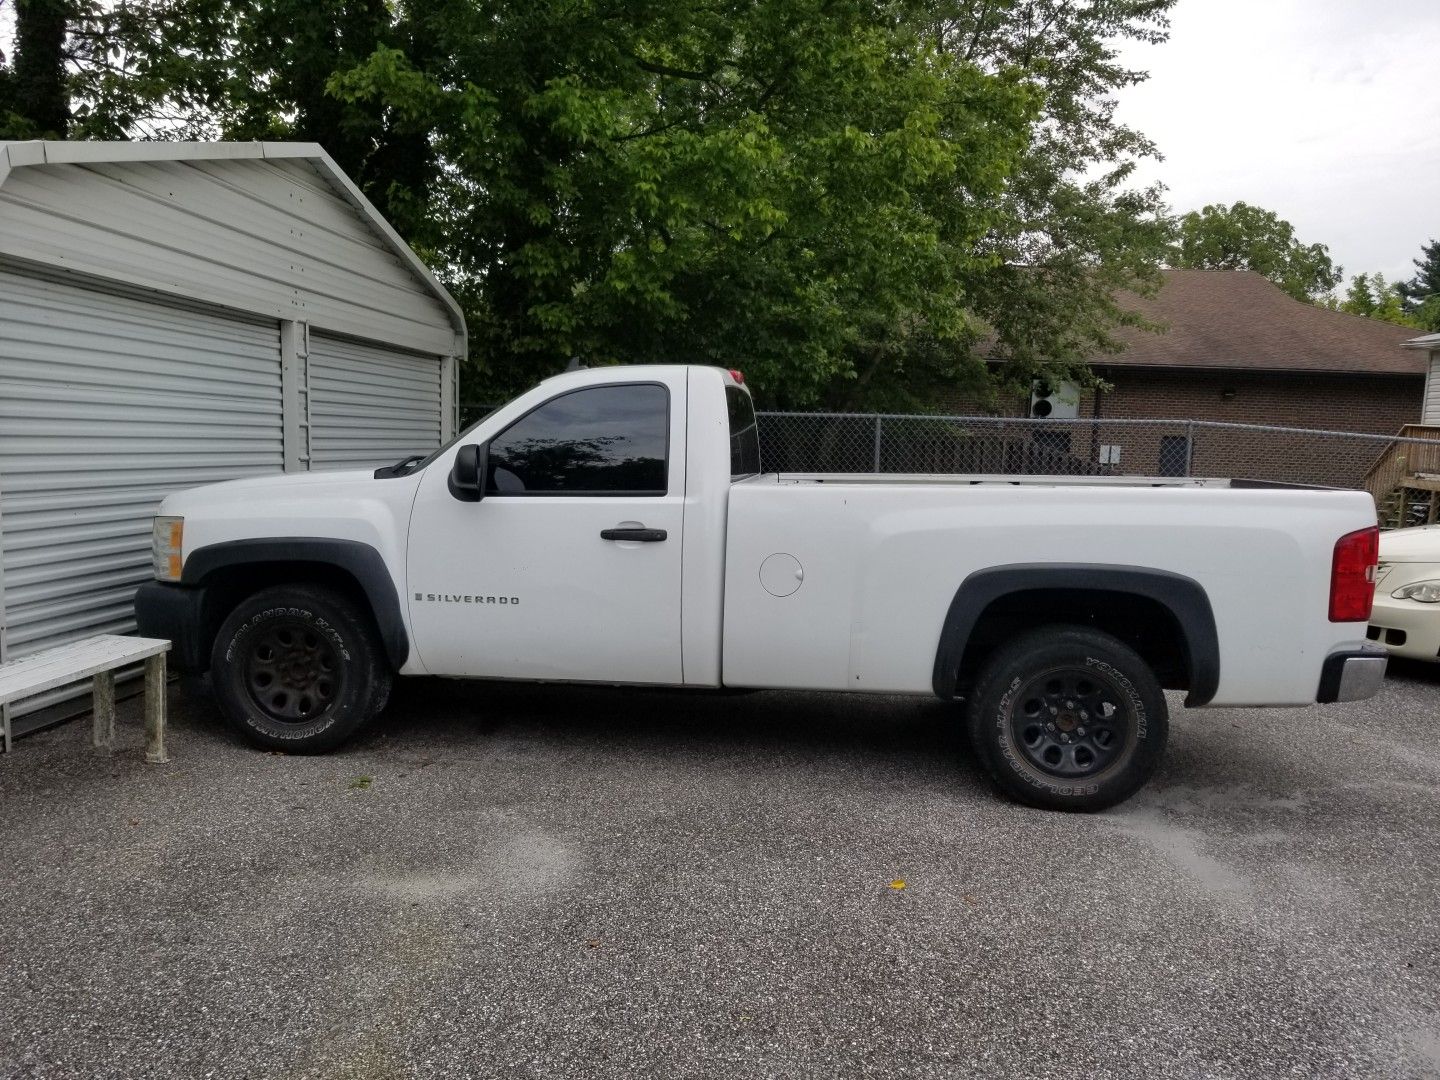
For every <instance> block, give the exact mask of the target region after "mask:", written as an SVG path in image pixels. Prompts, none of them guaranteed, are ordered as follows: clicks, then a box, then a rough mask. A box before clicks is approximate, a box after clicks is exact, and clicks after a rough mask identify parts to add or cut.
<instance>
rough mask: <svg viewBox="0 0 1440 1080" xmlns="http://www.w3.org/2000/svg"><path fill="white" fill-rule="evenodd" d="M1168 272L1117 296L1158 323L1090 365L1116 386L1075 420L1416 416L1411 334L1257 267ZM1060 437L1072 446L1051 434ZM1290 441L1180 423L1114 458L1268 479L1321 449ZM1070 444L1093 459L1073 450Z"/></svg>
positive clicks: (1418, 378) (1319, 422) (1420, 391)
mask: <svg viewBox="0 0 1440 1080" xmlns="http://www.w3.org/2000/svg"><path fill="white" fill-rule="evenodd" d="M1164 279H1165V280H1164V284H1163V285H1162V286H1161V288H1160V290H1159V291H1158V292H1157V293H1156V295H1154V296H1152V297H1140V296H1133V295H1128V296H1126V297H1125V298H1124V300H1123V301H1122V303H1123V304H1124V305H1125V306H1126V307H1129V308H1131V309H1132V310H1135V311H1137V312H1139V313H1140V314H1142V315H1144V316H1145V317H1146V318H1147V319H1148V320H1149V321H1151V322H1154V323H1158V324H1160V325H1162V326H1164V327H1166V328H1167V329H1166V331H1165V332H1164V333H1152V332H1146V331H1141V330H1133V329H1124V330H1121V331H1120V332H1119V333H1118V334H1117V337H1118V338H1119V339H1120V340H1121V341H1123V342H1124V343H1125V346H1126V347H1125V349H1124V350H1123V351H1121V352H1119V353H1116V354H1106V355H1101V356H1097V357H1095V358H1094V359H1093V360H1092V361H1091V366H1092V368H1093V370H1094V371H1095V372H1096V374H1097V375H1099V376H1100V378H1102V379H1103V380H1105V382H1107V383H1108V384H1110V386H1111V389H1109V390H1107V391H1104V392H1101V393H1095V392H1093V391H1086V392H1084V393H1082V394H1081V395H1080V400H1079V403H1078V415H1079V418H1081V419H1099V420H1103V421H1106V422H1107V423H1106V425H1105V428H1106V430H1108V431H1110V432H1112V433H1113V432H1115V431H1117V430H1121V431H1123V430H1124V429H1123V425H1117V424H1116V423H1115V422H1118V421H1124V420H1128V419H1146V420H1150V419H1173V420H1176V421H1187V420H1211V421H1227V422H1231V423H1239V424H1268V425H1278V426H1283V427H1297V428H1311V429H1322V430H1330V431H1345V432H1357V433H1365V434H1375V435H1395V434H1396V433H1397V432H1398V431H1399V430H1400V428H1401V427H1402V426H1403V425H1405V424H1413V423H1417V422H1418V421H1419V420H1420V415H1421V405H1422V401H1423V400H1424V393H1425V381H1426V372H1427V367H1428V363H1427V357H1426V355H1425V353H1424V352H1423V351H1421V350H1419V349H1416V348H1413V347H1412V348H1405V347H1404V346H1405V345H1406V343H1407V342H1413V340H1414V337H1415V331H1414V330H1412V329H1407V328H1406V327H1403V326H1395V325H1393V324H1391V323H1386V322H1381V321H1379V320H1377V319H1368V318H1364V317H1362V316H1358V315H1349V314H1346V313H1344V312H1340V311H1330V310H1327V309H1325V308H1321V307H1316V306H1314V305H1312V304H1306V303H1302V302H1300V301H1298V300H1295V299H1292V298H1291V297H1290V296H1288V295H1287V294H1286V293H1284V292H1283V291H1281V290H1280V289H1279V288H1278V287H1277V286H1275V285H1273V284H1271V283H1270V282H1269V281H1267V280H1266V279H1265V278H1263V277H1261V276H1260V275H1259V274H1256V273H1253V272H1251V271H1234V270H1167V271H1165V273H1164ZM956 404H957V405H961V406H962V407H963V403H961V402H957V403H956ZM1030 405H1031V402H1030V398H1029V396H1028V395H1016V396H1014V397H1009V398H1004V399H1002V400H1001V401H1000V402H999V403H998V408H997V409H996V410H995V411H997V412H998V413H999V414H1000V415H1003V416H1026V415H1028V414H1029V412H1030ZM1056 438H1058V439H1063V440H1064V441H1066V442H1068V441H1069V439H1068V438H1067V437H1064V436H1061V435H1060V433H1059V431H1058V428H1057V433H1056ZM1107 438H1109V439H1111V440H1114V439H1117V438H1120V436H1117V435H1115V434H1111V435H1109V436H1107ZM1285 441H1286V440H1285V439H1284V437H1280V436H1276V437H1272V438H1269V439H1264V440H1262V439H1259V438H1247V437H1242V436H1240V435H1237V436H1236V437H1235V438H1233V439H1224V440H1222V439H1217V438H1214V437H1211V438H1208V439H1207V440H1206V441H1205V444H1204V445H1201V444H1199V443H1198V442H1197V444H1196V445H1195V446H1191V445H1190V444H1189V443H1188V441H1187V440H1186V436H1185V435H1184V434H1183V429H1181V428H1180V427H1176V428H1175V429H1174V430H1173V431H1171V432H1170V433H1169V434H1165V433H1163V432H1161V431H1160V430H1158V429H1154V430H1149V431H1145V430H1142V429H1140V428H1139V427H1138V426H1137V427H1136V428H1134V429H1131V430H1130V431H1129V432H1128V433H1127V435H1126V437H1125V438H1124V442H1125V443H1126V444H1127V445H1126V446H1125V447H1124V456H1123V457H1122V459H1121V463H1122V466H1123V467H1124V470H1125V471H1127V472H1132V471H1145V472H1152V471H1153V472H1169V471H1172V470H1171V469H1170V468H1169V467H1168V466H1169V465H1170V464H1173V463H1174V462H1175V461H1176V460H1177V457H1180V456H1183V457H1184V458H1187V459H1188V458H1191V457H1193V458H1194V461H1193V462H1191V463H1189V465H1190V467H1191V468H1192V469H1193V471H1194V472H1195V473H1197V474H1210V475H1275V474H1276V469H1275V464H1276V463H1275V460H1274V456H1275V454H1276V453H1282V454H1288V455H1295V456H1299V455H1305V454H1314V453H1315V452H1316V451H1314V450H1313V449H1311V448H1313V447H1314V446H1315V442H1314V440H1313V438H1309V439H1306V438H1296V439H1294V440H1292V441H1293V442H1294V443H1295V446H1294V448H1292V449H1284V448H1283V447H1284V444H1285ZM1357 442H1358V441H1357ZM1277 448H1280V449H1277ZM1071 452H1073V453H1076V454H1080V455H1083V456H1087V457H1088V456H1090V455H1089V454H1088V453H1087V452H1086V449H1085V448H1084V447H1083V446H1081V445H1075V446H1074V447H1073V450H1072V451H1071ZM1354 452H1355V453H1356V454H1359V453H1360V450H1359V449H1356V450H1355V451H1354ZM1262 457H1263V458H1264V460H1263V461H1262V460H1259V458H1262ZM1355 467H1356V466H1355V464H1354V463H1349V462H1347V463H1346V464H1345V465H1344V466H1343V468H1342V467H1341V466H1340V465H1339V464H1338V463H1337V465H1336V474H1335V475H1334V476H1333V477H1332V476H1328V475H1326V474H1325V473H1324V472H1323V471H1322V472H1317V471H1316V469H1315V467H1314V463H1313V462H1310V463H1306V468H1305V469H1304V472H1305V475H1306V476H1307V477H1314V478H1316V479H1321V480H1327V481H1328V482H1336V483H1353V482H1355V479H1356V478H1354V477H1352V476H1351V475H1350V474H1351V473H1352V472H1353V471H1354V469H1355ZM1298 471H1299V470H1298V466H1297V472H1298ZM1342 473H1343V475H1342Z"/></svg>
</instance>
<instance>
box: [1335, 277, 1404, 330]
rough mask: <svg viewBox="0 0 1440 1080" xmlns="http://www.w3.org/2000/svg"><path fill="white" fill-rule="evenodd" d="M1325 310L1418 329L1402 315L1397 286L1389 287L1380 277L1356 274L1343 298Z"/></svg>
mask: <svg viewBox="0 0 1440 1080" xmlns="http://www.w3.org/2000/svg"><path fill="white" fill-rule="evenodd" d="M1327 306H1329V307H1332V308H1334V309H1335V310H1338V311H1346V312H1349V313H1350V314H1351V315H1364V316H1365V317H1366V318H1370V319H1381V320H1383V321H1385V322H1391V323H1395V324H1396V325H1398V326H1414V327H1419V326H1420V325H1421V324H1420V323H1419V322H1418V321H1417V320H1416V319H1415V318H1414V316H1412V315H1410V314H1408V313H1407V312H1406V311H1405V307H1404V297H1403V296H1402V294H1401V291H1400V286H1399V284H1398V283H1397V284H1393V285H1392V284H1391V283H1390V282H1388V281H1386V280H1385V275H1384V274H1357V275H1356V276H1355V279H1354V280H1353V281H1351V282H1350V287H1349V288H1348V289H1346V291H1345V298H1344V299H1343V300H1340V301H1338V302H1333V303H1331V304H1329V305H1327Z"/></svg>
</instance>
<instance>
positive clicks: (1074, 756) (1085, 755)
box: [968, 626, 1169, 811]
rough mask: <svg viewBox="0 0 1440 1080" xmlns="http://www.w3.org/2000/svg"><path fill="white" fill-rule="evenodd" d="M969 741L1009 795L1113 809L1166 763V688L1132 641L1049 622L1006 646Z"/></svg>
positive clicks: (978, 704) (973, 706)
mask: <svg viewBox="0 0 1440 1080" xmlns="http://www.w3.org/2000/svg"><path fill="white" fill-rule="evenodd" d="M968 723H969V735H970V743H971V746H972V747H973V748H974V751H975V754H976V756H977V757H978V758H979V759H980V762H981V764H982V765H984V767H985V770H986V772H987V773H989V775H990V778H991V780H993V781H994V783H995V785H996V786H997V787H998V788H999V789H1000V790H1001V791H1002V792H1004V793H1005V794H1007V795H1009V796H1011V797H1012V798H1015V799H1018V800H1019V801H1020V802H1024V803H1028V804H1030V805H1031V806H1038V807H1042V808H1044V809H1047V810H1080V811H1093V810H1104V809H1105V808H1106V807H1110V806H1114V805H1115V804H1116V803H1119V802H1123V801H1124V800H1125V799H1128V798H1129V797H1130V796H1131V795H1133V794H1134V793H1135V792H1136V791H1138V790H1139V789H1140V787H1141V786H1142V785H1143V784H1144V783H1145V781H1147V780H1148V779H1149V778H1150V776H1151V774H1152V773H1154V771H1155V769H1156V767H1157V766H1158V765H1159V763H1160V757H1161V755H1162V753H1163V752H1164V750H1165V737H1166V735H1167V733H1168V731H1169V715H1168V712H1167V709H1166V706H1165V694H1164V692H1163V691H1162V690H1161V689H1160V684H1159V682H1158V681H1157V680H1156V678H1155V675H1154V673H1153V672H1152V671H1151V670H1150V667H1149V665H1147V664H1146V663H1145V661H1144V660H1143V659H1141V657H1140V656H1139V654H1137V653H1136V652H1135V651H1134V650H1133V649H1131V648H1130V647H1129V646H1127V645H1125V644H1124V643H1123V642H1121V641H1119V640H1117V639H1116V638H1114V637H1111V636H1110V635H1109V634H1103V633H1100V632H1099V631H1096V630H1089V629H1085V628H1083V627H1077V626H1050V627H1045V628H1042V629H1039V630H1035V631H1033V632H1031V633H1027V634H1024V635H1022V636H1020V637H1017V638H1015V639H1014V640H1013V641H1010V642H1007V643H1006V644H1005V645H1003V646H1001V647H1000V649H999V650H998V651H997V652H996V653H995V654H994V655H993V656H992V657H991V658H990V660H989V662H988V663H987V664H986V665H985V668H984V670H983V671H982V672H981V674H980V677H979V679H978V681H977V682H976V685H975V691H974V693H973V694H972V695H971V699H970V708H969V721H968Z"/></svg>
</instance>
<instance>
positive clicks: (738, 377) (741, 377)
mask: <svg viewBox="0 0 1440 1080" xmlns="http://www.w3.org/2000/svg"><path fill="white" fill-rule="evenodd" d="M730 378H732V379H734V380H735V382H736V383H737V384H739V385H740V386H744V385H745V373H744V372H743V371H736V370H735V369H734V368H731V369H730Z"/></svg>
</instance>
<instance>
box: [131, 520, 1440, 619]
mask: <svg viewBox="0 0 1440 1080" xmlns="http://www.w3.org/2000/svg"><path fill="white" fill-rule="evenodd" d="M184 539H185V519H184V518H178V517H157V518H156V519H155V534H154V543H153V544H152V550H153V552H154V556H155V580H156V581H179V580H180V554H181V547H182V544H183V541H184ZM1436 599H1437V600H1440V595H1437V597H1436Z"/></svg>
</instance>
